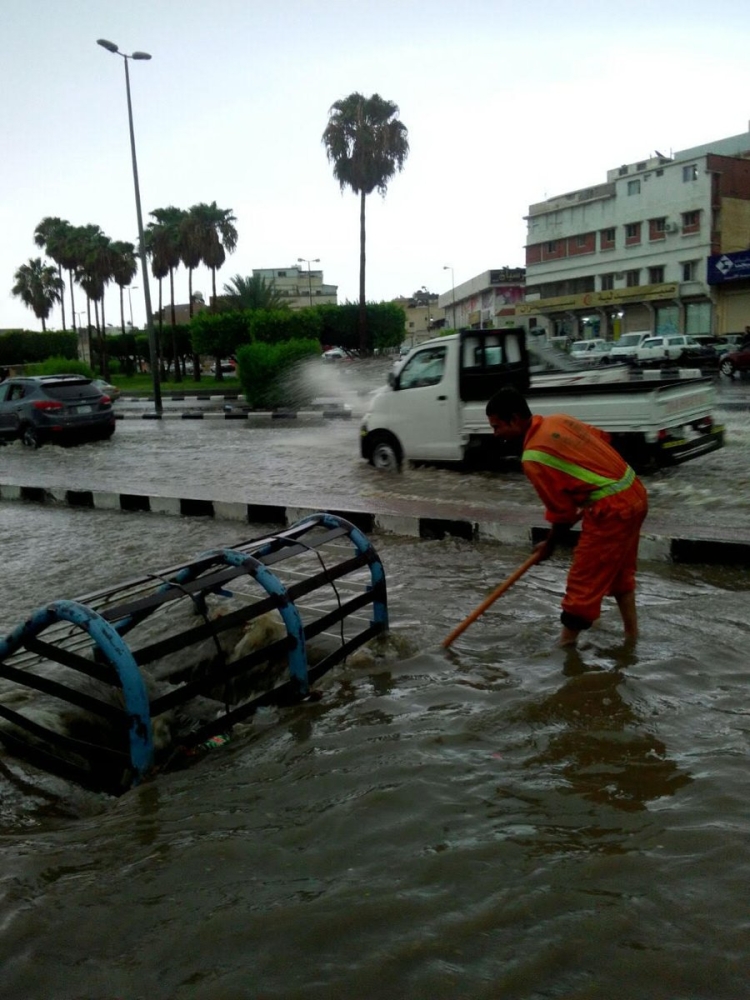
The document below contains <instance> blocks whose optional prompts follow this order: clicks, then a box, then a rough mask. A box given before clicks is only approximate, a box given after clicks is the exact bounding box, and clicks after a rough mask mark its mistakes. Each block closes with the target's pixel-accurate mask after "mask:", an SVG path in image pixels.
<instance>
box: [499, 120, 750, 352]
mask: <svg viewBox="0 0 750 1000" xmlns="http://www.w3.org/2000/svg"><path fill="white" fill-rule="evenodd" d="M748 158H750V132H748V133H743V134H742V135H738V136H732V137H729V138H727V139H721V140H718V141H716V142H712V143H708V144H707V145H705V146H698V147H694V148H692V149H686V150H682V151H680V152H678V153H675V154H674V155H673V156H671V157H669V156H665V155H663V154H661V153H659V152H658V151H657V152H656V153H655V154H654V156H652V157H650V158H649V159H645V160H641V161H638V162H636V163H630V164H623V165H622V166H620V167H616V168H614V169H613V170H610V171H608V173H607V179H606V182H605V183H602V184H598V185H595V186H593V187H588V188H582V189H580V190H577V191H572V192H570V193H568V194H564V195H559V196H557V197H554V198H549V199H547V200H546V201H544V202H540V203H538V204H535V205H531V206H530V207H529V212H528V216H527V217H526V218H527V246H526V302H525V304H524V305H522V306H520V307H519V308H518V309H517V310H516V312H517V315H518V316H519V317H527V318H528V317H534V318H535V319H536V320H537V322H538V324H539V325H540V326H543V327H546V329H547V332H548V334H549V335H550V336H555V335H557V336H563V335H567V336H570V337H572V338H574V339H576V338H578V337H581V336H603V337H612V336H615V337H616V336H619V334H620V333H621V332H630V331H635V330H648V331H651V332H654V333H660V334H661V333H669V332H674V331H677V332H680V333H689V334H696V333H712V334H714V335H716V334H719V333H729V332H733V331H735V330H741V329H743V328H744V326H745V325H746V324H747V323H750V254H748V261H747V264H748V267H747V268H744V267H743V266H741V265H743V264H744V263H745V261H744V256H745V255H746V253H747V251H748V248H749V247H750V159H748ZM722 259H723V260H725V261H726V262H728V263H725V265H724V267H725V269H726V272H727V273H726V274H724V273H722V268H721V266H718V267H717V266H716V265H717V262H718V261H720V260H722ZM735 265H736V266H735ZM732 271H733V272H734V273H733V274H732V276H731V278H730V277H727V274H728V273H729V272H732ZM532 325H533V321H532Z"/></svg>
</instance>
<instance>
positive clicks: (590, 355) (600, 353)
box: [570, 337, 612, 365]
mask: <svg viewBox="0 0 750 1000" xmlns="http://www.w3.org/2000/svg"><path fill="white" fill-rule="evenodd" d="M611 350H612V344H611V342H610V341H608V340H603V339H602V338H600V337H591V339H589V340H574V341H573V343H572V344H571V345H570V357H571V358H572V359H573V360H574V361H580V362H581V363H582V364H584V365H598V364H601V363H602V362H603V361H604V360H605V359H608V358H609V354H610V351H611Z"/></svg>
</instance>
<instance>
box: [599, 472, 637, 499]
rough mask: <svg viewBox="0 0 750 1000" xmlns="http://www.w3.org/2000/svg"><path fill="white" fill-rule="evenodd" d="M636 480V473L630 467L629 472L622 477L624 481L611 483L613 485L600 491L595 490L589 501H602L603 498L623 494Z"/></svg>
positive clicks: (603, 487) (619, 480)
mask: <svg viewBox="0 0 750 1000" xmlns="http://www.w3.org/2000/svg"><path fill="white" fill-rule="evenodd" d="M634 480H635V473H634V472H633V470H632V469H631V468H630V466H628V469H627V472H626V473H625V475H624V476H623V477H622V479H618V480H617V481H616V482H614V483H611V485H609V486H602V488H601V489H600V490H594V492H593V493H590V494H589V500H591V501H594V500H601V498H602V497H611V496H614V495H615V493H622V491H623V490H626V489H627V488H628V486H632V485H633V482H634Z"/></svg>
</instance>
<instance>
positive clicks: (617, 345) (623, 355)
mask: <svg viewBox="0 0 750 1000" xmlns="http://www.w3.org/2000/svg"><path fill="white" fill-rule="evenodd" d="M649 337H653V333H651V331H650V330H649V331H646V330H639V331H637V332H635V333H623V334H621V335H620V338H619V340H615V341H613V343H612V350H611V351H610V352H609V358H610V361H626V360H627V359H628V358H634V357H635V352H636V351H637V350H638V348H639V347H640V346H641V344H642V343H643V341H644V340H647V339H648V338H649Z"/></svg>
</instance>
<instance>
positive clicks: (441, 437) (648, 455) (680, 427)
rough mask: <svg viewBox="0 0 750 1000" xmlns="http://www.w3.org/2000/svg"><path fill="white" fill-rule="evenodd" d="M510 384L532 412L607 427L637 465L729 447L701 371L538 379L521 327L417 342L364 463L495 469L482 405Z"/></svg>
mask: <svg viewBox="0 0 750 1000" xmlns="http://www.w3.org/2000/svg"><path fill="white" fill-rule="evenodd" d="M505 385H514V386H515V387H516V388H518V389H520V390H521V391H522V392H523V393H524V394H525V396H526V398H527V400H528V403H529V406H530V407H531V410H532V412H533V413H540V414H542V415H546V414H549V413H569V414H571V415H572V416H575V417H578V418H580V419H581V420H585V421H586V422H587V423H590V424H594V425H595V426H597V427H601V428H602V429H603V430H606V431H609V432H610V433H611V434H612V440H613V444H614V445H615V446H616V447H617V448H618V449H619V450H620V451H621V452H622V454H623V455H624V456H625V457H626V458H627V459H628V461H630V462H632V463H633V464H634V465H636V466H638V467H639V468H648V467H654V466H661V465H670V464H676V463H677V462H683V461H686V460H687V459H689V458H694V457H696V456H698V455H701V454H704V453H706V452H709V451H714V450H715V449H717V448H721V447H722V445H723V443H724V428H723V427H722V426H720V425H717V424H715V422H714V419H713V405H714V387H713V384H712V382H711V380H710V379H708V378H703V377H702V376H701V374H700V372H699V371H696V370H692V369H691V370H686V371H683V372H681V373H679V375H677V376H675V377H666V376H663V375H662V374H661V373H660V372H659V371H653V372H639V373H632V372H631V371H630V370H629V369H628V368H627V367H626V366H622V367H621V366H617V367H614V366H610V367H609V368H605V369H601V368H599V367H597V368H595V369H589V370H584V371H576V372H559V373H553V374H545V375H539V376H534V377H533V378H532V377H531V376H530V374H529V357H528V353H527V349H526V335H525V331H524V330H523V329H521V328H513V329H503V330H462V331H461V332H460V333H453V334H448V335H447V336H445V337H438V338H436V339H434V340H429V341H427V342H426V343H424V344H420V345H419V347H416V348H415V349H414V350H413V351H411V353H410V354H409V355H408V357H407V358H406V360H405V362H404V364H403V366H402V367H401V369H400V370H399V371H398V372H397V373H394V372H392V373H391V374H390V375H389V380H388V385H387V386H385V387H383V388H382V389H380V390H378V391H377V392H376V393H375V394H374V395H373V396H372V399H371V403H370V409H369V412H368V413H366V414H365V416H364V417H363V420H362V425H361V429H360V431H361V439H360V441H361V445H360V447H361V453H362V456H363V458H365V459H367V460H368V461H369V462H371V463H372V464H373V465H374V466H376V467H377V468H380V469H389V470H395V469H399V468H400V467H401V465H402V463H403V462H404V461H411V462H451V463H470V464H471V463H473V462H474V461H476V462H477V463H478V464H481V465H486V464H490V465H493V464H494V463H495V462H496V461H497V459H498V458H500V457H502V450H501V449H502V443H501V442H500V441H498V440H497V439H495V438H493V436H492V433H491V429H490V426H489V423H488V421H487V417H486V416H485V405H486V403H487V400H488V399H489V398H490V396H491V395H492V394H493V393H495V392H496V391H497V390H498V389H500V388H502V387H503V386H505Z"/></svg>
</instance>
